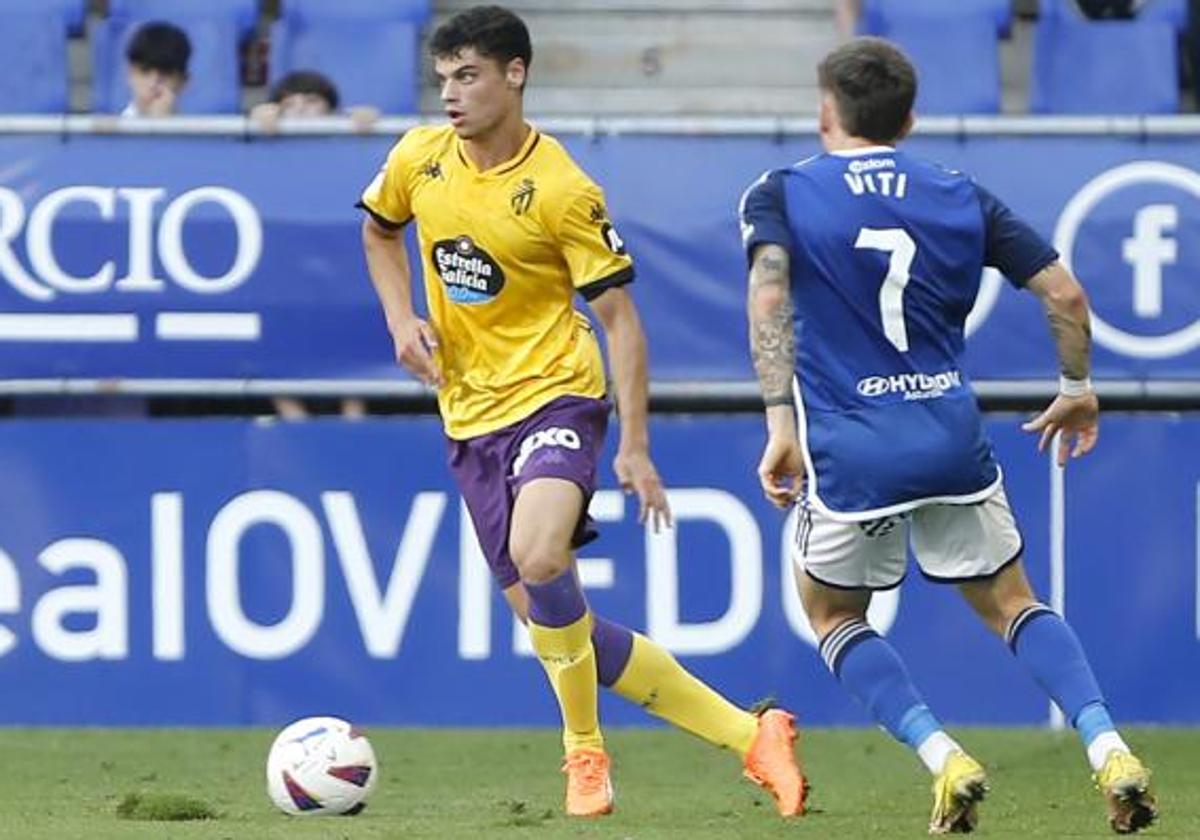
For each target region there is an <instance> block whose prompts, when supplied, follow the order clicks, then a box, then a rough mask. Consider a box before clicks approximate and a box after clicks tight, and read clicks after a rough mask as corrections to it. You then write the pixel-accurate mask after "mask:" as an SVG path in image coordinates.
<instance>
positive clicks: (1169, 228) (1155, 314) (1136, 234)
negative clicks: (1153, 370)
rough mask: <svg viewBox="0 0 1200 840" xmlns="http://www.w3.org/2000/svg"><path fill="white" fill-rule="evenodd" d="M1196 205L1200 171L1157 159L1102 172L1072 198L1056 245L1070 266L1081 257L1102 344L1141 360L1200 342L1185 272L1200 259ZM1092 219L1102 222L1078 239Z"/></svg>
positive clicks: (1199, 320) (1199, 321)
mask: <svg viewBox="0 0 1200 840" xmlns="http://www.w3.org/2000/svg"><path fill="white" fill-rule="evenodd" d="M1130 191H1132V192H1130ZM1112 196H1116V197H1117V198H1116V199H1115V200H1114V201H1109V199H1110V197H1112ZM1105 202H1108V203H1107V205H1106V206H1105V207H1103V208H1101V205H1102V204H1104V203H1105ZM1198 212H1200V172H1197V171H1195V170H1192V169H1189V168H1187V167H1184V166H1180V165H1178V164H1174V163H1169V162H1167V161H1158V160H1140V161H1134V162H1131V163H1126V164H1122V165H1120V166H1116V167H1113V168H1112V169H1109V170H1107V171H1105V172H1101V173H1100V174H1098V175H1096V176H1095V177H1094V178H1092V179H1091V180H1090V181H1088V182H1087V183H1086V184H1084V185H1083V186H1082V187H1081V188H1080V189H1079V191H1078V192H1077V193H1075V195H1074V196H1072V197H1071V198H1070V199H1069V200H1068V201H1067V203H1066V205H1065V206H1064V207H1063V210H1062V213H1061V214H1060V215H1059V218H1058V222H1057V224H1056V225H1055V231H1054V245H1055V248H1056V249H1057V250H1058V252H1059V254H1061V255H1062V259H1063V262H1064V263H1066V265H1067V266H1068V267H1071V268H1076V266H1075V265H1074V263H1075V262H1076V261H1079V262H1081V263H1082V266H1079V268H1081V269H1082V270H1081V271H1078V273H1079V274H1080V276H1081V277H1082V278H1083V280H1084V282H1085V284H1086V285H1087V286H1088V291H1089V294H1090V297H1091V302H1092V335H1093V337H1094V338H1095V340H1096V344H1097V345H1098V346H1099V347H1102V348H1104V349H1106V350H1109V351H1112V352H1113V353H1115V354H1117V355H1119V356H1124V357H1126V358H1133V359H1144V360H1155V359H1181V360H1182V359H1183V357H1185V356H1187V355H1188V354H1191V353H1193V352H1194V351H1196V350H1198V349H1200V308H1198V307H1197V305H1196V303H1197V300H1198V298H1197V296H1196V294H1195V293H1194V290H1192V289H1191V288H1190V284H1189V283H1188V281H1187V280H1186V278H1188V277H1190V276H1193V275H1194V274H1195V272H1196V269H1197V264H1198V263H1200V252H1197V251H1196V249H1195V248H1193V247H1191V241H1192V240H1191V238H1190V236H1189V226H1194V225H1195V224H1196V222H1197V213H1198ZM1093 214H1095V217H1096V218H1095V219H1093V218H1092V217H1093ZM1089 223H1090V224H1093V225H1096V226H1097V227H1094V228H1093V233H1092V234H1091V237H1090V238H1088V239H1085V240H1084V242H1086V243H1087V244H1086V245H1083V244H1080V243H1079V242H1078V241H1077V240H1078V239H1079V236H1078V235H1079V232H1080V230H1081V228H1083V227H1084V226H1086V225H1088V224H1089ZM1096 231H1099V235H1098V236H1097V235H1096ZM1077 245H1078V247H1077Z"/></svg>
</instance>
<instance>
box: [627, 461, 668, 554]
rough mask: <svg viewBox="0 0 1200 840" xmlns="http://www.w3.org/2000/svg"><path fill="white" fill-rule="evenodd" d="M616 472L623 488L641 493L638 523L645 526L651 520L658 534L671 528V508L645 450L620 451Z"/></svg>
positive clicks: (651, 524)
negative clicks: (664, 529)
mask: <svg viewBox="0 0 1200 840" xmlns="http://www.w3.org/2000/svg"><path fill="white" fill-rule="evenodd" d="M613 472H615V473H616V474H617V481H619V482H621V489H622V490H624V491H625V492H626V493H637V497H638V522H640V523H642V524H643V525H644V524H646V521H647V520H649V522H650V526H651V527H652V528H653V529H654V533H656V534H657V533H658V532H659V531H661V530H662V529H663V528H670V527H671V505H670V504H669V503H668V502H667V492H666V491H665V490H664V489H663V485H662V479H660V478H659V477H658V470H656V469H655V468H654V462H653V461H651V460H650V454H649V453H648V452H646V451H645V450H632V451H620V452H618V453H617V457H616V459H614V460H613Z"/></svg>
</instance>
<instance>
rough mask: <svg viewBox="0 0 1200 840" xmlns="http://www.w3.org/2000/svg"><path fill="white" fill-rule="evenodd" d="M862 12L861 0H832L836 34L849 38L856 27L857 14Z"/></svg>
mask: <svg viewBox="0 0 1200 840" xmlns="http://www.w3.org/2000/svg"><path fill="white" fill-rule="evenodd" d="M860 14H862V0H833V15H834V19H835V20H836V21H837V29H838V34H839V35H841V36H842V37H843V38H850V37H852V36H853V35H854V32H855V30H856V29H857V27H858V16H859V15H860Z"/></svg>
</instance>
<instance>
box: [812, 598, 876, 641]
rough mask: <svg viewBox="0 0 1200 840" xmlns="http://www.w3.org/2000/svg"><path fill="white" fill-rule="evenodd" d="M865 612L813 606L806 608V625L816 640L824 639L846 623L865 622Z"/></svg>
mask: <svg viewBox="0 0 1200 840" xmlns="http://www.w3.org/2000/svg"><path fill="white" fill-rule="evenodd" d="M866 617H867V616H866V611H865V610H857V609H849V608H846V607H844V606H824V605H819V604H814V605H812V606H810V607H809V608H808V623H809V624H810V625H811V626H812V629H813V633H815V634H816V636H817V638H818V639H824V638H825V637H826V636H828V635H829V634H830V633H832V632H833V631H834V630H836V629H838V627H840V626H842V625H843V624H845V623H846V622H847V621H865V620H866Z"/></svg>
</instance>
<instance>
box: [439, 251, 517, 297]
mask: <svg viewBox="0 0 1200 840" xmlns="http://www.w3.org/2000/svg"><path fill="white" fill-rule="evenodd" d="M433 266H434V268H435V269H436V270H437V273H438V276H439V277H441V278H442V282H443V283H445V284H446V294H447V295H448V296H449V297H450V300H452V301H454V302H455V303H487V302H488V301H490V300H492V299H493V298H495V297H496V295H498V294H500V290H501V289H503V288H504V272H503V271H502V270H501V268H500V265H499V263H497V262H496V261H495V260H494V259H492V256H491V254H489V253H488V252H487V251H485V250H483V249H482V248H480V247H479V246H478V245H476V244H475V242H474V241H472V239H471V237H469V236H460V237H458V238H457V239H442V240H440V241H438V242H435V243H433Z"/></svg>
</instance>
